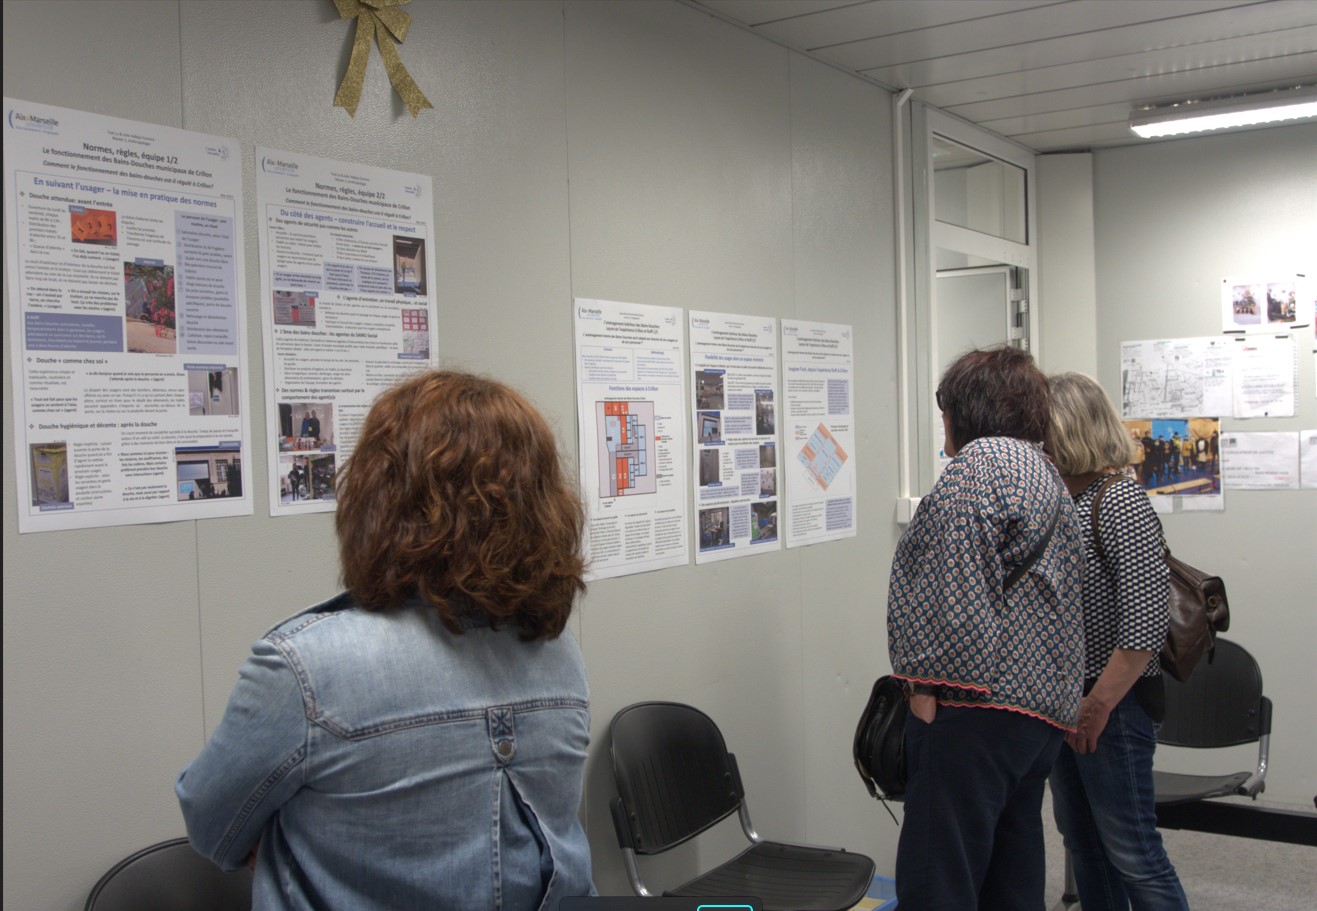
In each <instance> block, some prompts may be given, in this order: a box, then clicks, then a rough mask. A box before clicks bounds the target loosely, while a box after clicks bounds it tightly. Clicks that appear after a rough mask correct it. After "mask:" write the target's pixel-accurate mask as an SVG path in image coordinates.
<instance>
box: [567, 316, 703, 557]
mask: <svg viewBox="0 0 1317 911" xmlns="http://www.w3.org/2000/svg"><path fill="white" fill-rule="evenodd" d="M574 326H575V340H576V394H577V410H576V423H577V430H578V432H579V443H580V445H579V450H578V451H579V452H580V461H581V492H582V494H583V496H584V499H585V502H586V513H587V529H586V540H585V549H586V556H587V558H588V561H589V566H588V571H587V574H588V578H590V579H606V578H610V577H614V576H623V575H628V574H630V573H640V572H647V571H648V570H652V569H663V568H664V567H668V566H681V565H682V564H685V563H687V562H688V560H689V557H688V556H687V541H686V529H687V523H686V510H687V506H686V452H687V450H686V424H685V389H686V384H685V375H686V331H685V330H686V326H685V322H684V321H683V319H682V312H681V310H680V309H677V308H674V307H655V306H649V305H645V304H623V303H617V302H614V301H602V300H585V299H580V298H578V299H577V300H576V302H575V315H574Z"/></svg>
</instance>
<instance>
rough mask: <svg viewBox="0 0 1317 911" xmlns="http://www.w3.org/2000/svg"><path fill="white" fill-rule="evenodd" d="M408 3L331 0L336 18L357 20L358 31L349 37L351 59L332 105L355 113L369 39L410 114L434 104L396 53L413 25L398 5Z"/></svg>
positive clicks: (353, 114)
mask: <svg viewBox="0 0 1317 911" xmlns="http://www.w3.org/2000/svg"><path fill="white" fill-rule="evenodd" d="M408 2H410V0H334V5H335V6H337V7H338V18H340V19H352V18H354V17H355V18H356V20H357V34H356V36H355V37H354V38H353V39H352V59H351V60H349V61H348V71H347V72H346V73H344V74H343V81H342V82H341V83H339V86H338V94H336V95H335V96H334V107H336V108H346V109H347V112H348V114H350V115H351V116H353V117H356V116H357V105H358V104H359V103H360V102H361V87H362V85H364V84H365V81H366V64H367V63H368V62H370V45H371V41H372V40H373V41H374V42H375V44H376V45H377V46H378V47H379V49H380V57H382V58H383V59H384V69H385V70H386V71H387V72H388V74H389V82H391V83H392V84H393V90H394V91H395V92H397V93H398V94H399V95H400V96H402V100H403V101H404V102H405V103H406V105H407V110H409V111H411V112H412V116H413V117H415V116H416V115H417V113H419V112H420V110H421V108H432V107H434V105H432V104H430V100H429V99H428V98H426V97H425V93H424V92H422V91H421V87H420V86H418V85H417V84H416V81H415V80H414V79H412V77H411V74H410V73H408V72H407V67H405V66H403V64H402V57H401V56H399V55H398V45H399V44H402V42H403V39H405V38H406V37H407V29H409V28H410V27H411V24H412V16H411V13H408V12H406V11H404V10H400V9H398V7H399V6H401V5H402V4H404V3H408ZM395 39H396V42H397V43H395Z"/></svg>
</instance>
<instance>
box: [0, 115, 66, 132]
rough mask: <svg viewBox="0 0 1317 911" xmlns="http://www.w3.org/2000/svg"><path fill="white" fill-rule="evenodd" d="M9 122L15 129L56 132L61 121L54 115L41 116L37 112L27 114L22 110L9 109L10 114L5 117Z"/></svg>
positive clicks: (11, 127)
mask: <svg viewBox="0 0 1317 911" xmlns="http://www.w3.org/2000/svg"><path fill="white" fill-rule="evenodd" d="M5 119H6V120H7V121H8V123H9V128H10V129H13V130H30V131H32V132H36V133H50V134H52V135H53V134H55V133H58V132H59V121H58V120H56V119H55V118H54V117H40V116H38V115H36V114H25V113H23V112H22V111H18V110H15V109H14V108H10V109H9V116H8V117H6V118H5Z"/></svg>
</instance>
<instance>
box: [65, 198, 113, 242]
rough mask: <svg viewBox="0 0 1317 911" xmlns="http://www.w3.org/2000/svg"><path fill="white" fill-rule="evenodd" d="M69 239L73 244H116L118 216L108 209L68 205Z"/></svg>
mask: <svg viewBox="0 0 1317 911" xmlns="http://www.w3.org/2000/svg"><path fill="white" fill-rule="evenodd" d="M69 239H70V240H72V241H73V242H74V243H75V244H96V245H98V246H102V247H114V246H117V245H118V243H119V217H118V216H117V215H116V214H115V213H114V212H113V211H112V210H110V209H88V208H86V207H85V206H69Z"/></svg>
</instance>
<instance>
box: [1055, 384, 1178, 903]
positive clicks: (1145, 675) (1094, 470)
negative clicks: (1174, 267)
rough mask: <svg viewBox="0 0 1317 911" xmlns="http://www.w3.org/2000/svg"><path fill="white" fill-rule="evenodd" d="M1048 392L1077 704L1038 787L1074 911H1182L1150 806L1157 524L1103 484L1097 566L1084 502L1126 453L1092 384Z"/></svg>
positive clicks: (1138, 503) (1165, 585)
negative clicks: (1079, 691) (1060, 844)
mask: <svg viewBox="0 0 1317 911" xmlns="http://www.w3.org/2000/svg"><path fill="white" fill-rule="evenodd" d="M1049 386H1050V389H1051V397H1052V408H1051V417H1050V420H1049V423H1048V429H1047V452H1048V454H1049V455H1050V456H1051V457H1052V461H1053V462H1054V463H1055V464H1056V467H1057V469H1058V470H1059V471H1060V472H1061V477H1062V479H1063V480H1064V481H1065V485H1066V488H1067V489H1068V490H1069V491H1070V495H1071V496H1072V497H1073V498H1074V501H1075V510H1076V512H1077V513H1078V516H1079V526H1080V530H1081V532H1082V534H1083V537H1084V546H1085V573H1084V590H1083V605H1084V644H1085V659H1084V698H1083V700H1082V701H1081V703H1080V710H1079V728H1078V730H1077V731H1075V733H1073V734H1071V735H1070V736H1068V737H1067V738H1066V748H1063V749H1062V750H1061V755H1060V756H1059V757H1058V758H1057V761H1056V766H1055V767H1054V768H1053V770H1052V775H1051V778H1050V783H1051V788H1052V806H1053V810H1054V812H1055V814H1056V823H1057V826H1058V827H1059V828H1060V830H1061V834H1062V835H1063V836H1064V839H1065V845H1066V849H1067V850H1068V851H1069V852H1070V856H1071V858H1072V860H1073V862H1074V870H1075V881H1076V883H1077V885H1078V886H1079V900H1080V904H1081V905H1083V908H1084V911H1116V909H1133V911H1151V909H1157V911H1162V909H1179V911H1187V909H1188V907H1189V906H1188V903H1187V902H1186V900H1185V896H1184V889H1183V888H1182V887H1181V886H1180V880H1179V877H1178V876H1177V875H1176V872H1175V867H1174V866H1172V865H1171V862H1170V859H1169V858H1168V857H1167V856H1166V851H1165V849H1164V848H1163V847H1162V839H1161V835H1160V834H1159V833H1158V831H1157V813H1156V810H1155V808H1154V805H1153V786H1152V755H1153V751H1154V749H1155V748H1156V746H1157V727H1158V726H1159V725H1160V723H1161V718H1162V709H1163V704H1164V701H1165V693H1164V690H1163V689H1162V677H1161V670H1160V668H1159V667H1158V664H1157V652H1158V651H1159V650H1160V648H1161V644H1162V642H1163V640H1165V638H1166V626H1167V622H1168V621H1167V598H1168V595H1169V582H1168V575H1167V569H1166V563H1165V562H1164V561H1163V560H1162V557H1161V552H1162V530H1161V523H1160V522H1159V521H1158V520H1157V515H1156V513H1154V512H1153V509H1152V504H1151V503H1150V502H1149V501H1148V497H1147V494H1145V493H1144V491H1143V488H1142V487H1140V486H1139V485H1138V484H1137V483H1135V482H1134V481H1132V480H1129V479H1128V478H1124V477H1122V479H1121V480H1118V481H1113V482H1111V483H1110V484H1109V486H1108V487H1107V489H1106V492H1105V493H1103V494H1102V499H1101V502H1100V508H1099V510H1098V519H1097V523H1096V528H1097V533H1098V535H1099V536H1100V537H1101V541H1102V556H1101V557H1099V556H1098V551H1097V548H1096V546H1095V542H1094V540H1093V531H1094V522H1093V520H1092V515H1093V498H1094V495H1095V494H1096V493H1097V490H1098V488H1099V487H1100V486H1101V485H1102V484H1103V483H1104V480H1105V479H1106V478H1107V477H1109V476H1111V475H1120V474H1121V469H1123V468H1125V467H1126V466H1127V465H1129V464H1130V463H1131V462H1133V461H1134V459H1135V446H1134V444H1133V443H1132V441H1131V440H1130V437H1129V434H1128V433H1127V432H1126V430H1125V427H1124V425H1122V424H1121V421H1120V417H1119V416H1118V415H1117V414H1116V409H1115V407H1114V406H1113V405H1112V404H1111V400H1110V399H1109V398H1108V397H1107V394H1106V393H1105V392H1104V391H1103V390H1102V387H1101V386H1099V385H1098V383H1097V381H1096V380H1094V379H1093V378H1091V377H1088V376H1085V375H1083V374H1081V373H1062V374H1060V375H1058V376H1053V377H1050V378H1049Z"/></svg>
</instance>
